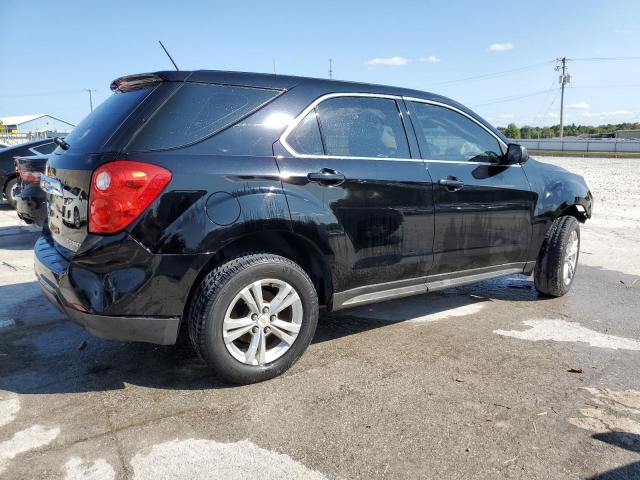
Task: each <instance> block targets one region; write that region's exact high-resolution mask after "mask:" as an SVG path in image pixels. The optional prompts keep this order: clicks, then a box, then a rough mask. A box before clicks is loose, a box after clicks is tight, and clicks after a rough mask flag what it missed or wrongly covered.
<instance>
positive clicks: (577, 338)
mask: <svg viewBox="0 0 640 480" xmlns="http://www.w3.org/2000/svg"><path fill="white" fill-rule="evenodd" d="M522 323H523V324H525V325H527V326H529V327H532V328H530V329H528V330H494V331H493V333H497V334H498V335H503V336H505V337H513V338H519V339H521V340H531V341H534V342H537V341H540V340H553V341H555V342H584V343H587V344H589V345H590V346H592V347H598V348H612V349H614V350H618V349H620V350H640V341H638V340H634V339H632V338H624V337H616V336H614V335H608V334H606V333H600V332H596V331H595V330H591V329H589V328H586V327H583V326H582V325H580V324H579V323H572V322H567V321H566V320H550V319H549V320H547V319H541V320H524V321H523V322H522Z"/></svg>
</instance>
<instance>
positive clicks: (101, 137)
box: [64, 87, 153, 153]
mask: <svg viewBox="0 0 640 480" xmlns="http://www.w3.org/2000/svg"><path fill="white" fill-rule="evenodd" d="M152 90H153V88H151V87H146V88H139V89H136V90H131V91H128V92H116V93H114V94H112V95H111V96H110V97H109V98H107V99H106V100H105V101H104V102H102V103H101V104H100V106H98V108H96V109H95V110H94V111H93V112H91V113H90V114H89V115H88V116H87V117H85V119H84V120H82V121H81V122H80V123H79V124H78V126H77V127H75V128H74V129H73V130H72V131H71V133H70V134H69V135H67V136H66V137H65V139H64V140H65V142H67V143H68V144H69V145H70V146H71V148H72V149H73V152H74V153H77V152H90V153H95V152H100V151H101V148H102V146H103V145H104V144H105V143H106V141H107V140H108V139H109V137H111V135H112V134H113V133H114V132H115V131H116V129H117V128H118V127H119V126H120V124H121V123H122V122H123V121H124V120H125V119H126V118H127V116H129V114H130V113H131V112H132V111H133V110H134V109H135V108H136V107H137V106H138V105H139V104H140V102H142V100H144V99H145V98H146V96H147V95H148V94H149V93H150V92H151V91H152Z"/></svg>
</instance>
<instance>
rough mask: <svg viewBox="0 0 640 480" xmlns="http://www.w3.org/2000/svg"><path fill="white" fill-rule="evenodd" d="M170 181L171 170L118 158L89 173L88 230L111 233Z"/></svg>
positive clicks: (135, 213) (139, 212) (117, 229)
mask: <svg viewBox="0 0 640 480" xmlns="http://www.w3.org/2000/svg"><path fill="white" fill-rule="evenodd" d="M170 180H171V172H170V171H169V170H167V169H165V168H162V167H159V166H157V165H151V164H149V163H142V162H131V161H128V160H118V161H115V162H110V163H105V164H104V165H101V166H100V167H98V168H97V169H96V170H95V171H94V172H93V177H92V178H91V193H90V194H89V232H91V233H115V232H118V231H120V230H122V229H123V228H125V227H126V226H127V225H129V224H130V223H131V222H133V221H134V220H135V219H136V218H138V216H139V215H140V214H141V213H142V212H143V211H144V210H145V209H146V208H147V207H148V206H149V205H150V204H151V202H153V201H154V200H155V199H156V198H157V197H158V195H159V194H160V192H161V191H162V190H163V189H164V187H166V186H167V184H168V183H169V181H170Z"/></svg>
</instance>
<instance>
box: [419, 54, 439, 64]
mask: <svg viewBox="0 0 640 480" xmlns="http://www.w3.org/2000/svg"><path fill="white" fill-rule="evenodd" d="M420 61H421V62H426V63H440V57H438V56H437V55H429V56H428V57H421V58H420Z"/></svg>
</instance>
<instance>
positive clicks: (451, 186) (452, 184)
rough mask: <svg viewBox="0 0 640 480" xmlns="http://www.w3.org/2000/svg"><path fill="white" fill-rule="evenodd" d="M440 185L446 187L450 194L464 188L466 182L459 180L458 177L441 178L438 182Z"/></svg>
mask: <svg viewBox="0 0 640 480" xmlns="http://www.w3.org/2000/svg"><path fill="white" fill-rule="evenodd" d="M438 185H442V186H443V187H446V189H447V190H449V191H450V192H457V191H458V190H462V189H463V188H464V182H463V181H462V180H458V179H457V178H456V177H447V178H441V179H440V180H438Z"/></svg>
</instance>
